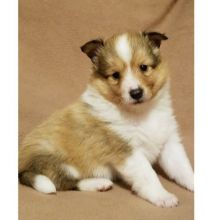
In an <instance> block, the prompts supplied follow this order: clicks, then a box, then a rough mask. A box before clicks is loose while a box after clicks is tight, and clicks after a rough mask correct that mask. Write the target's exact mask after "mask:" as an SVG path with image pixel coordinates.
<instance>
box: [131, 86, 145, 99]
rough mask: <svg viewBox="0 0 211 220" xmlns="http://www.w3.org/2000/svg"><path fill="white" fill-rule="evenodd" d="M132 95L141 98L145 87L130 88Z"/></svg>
mask: <svg viewBox="0 0 211 220" xmlns="http://www.w3.org/2000/svg"><path fill="white" fill-rule="evenodd" d="M130 96H131V97H132V98H133V99H135V100H139V99H140V98H141V97H142V96H143V89H141V88H138V89H132V90H130Z"/></svg>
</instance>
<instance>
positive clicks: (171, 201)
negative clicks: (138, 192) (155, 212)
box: [151, 192, 179, 208]
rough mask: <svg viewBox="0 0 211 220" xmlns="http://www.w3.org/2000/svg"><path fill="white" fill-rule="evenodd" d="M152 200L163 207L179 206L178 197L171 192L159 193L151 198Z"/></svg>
mask: <svg viewBox="0 0 211 220" xmlns="http://www.w3.org/2000/svg"><path fill="white" fill-rule="evenodd" d="M151 202H152V203H153V204H155V205H156V206H158V207H163V208H172V207H175V206H178V204H179V200H178V198H177V197H176V196H175V195H174V194H172V193H169V192H165V193H163V194H160V195H157V196H156V197H155V198H153V199H152V200H151Z"/></svg>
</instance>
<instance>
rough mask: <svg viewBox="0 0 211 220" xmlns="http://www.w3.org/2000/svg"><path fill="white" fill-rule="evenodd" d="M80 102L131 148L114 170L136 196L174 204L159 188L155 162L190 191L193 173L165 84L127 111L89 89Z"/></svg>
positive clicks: (168, 205)
mask: <svg viewBox="0 0 211 220" xmlns="http://www.w3.org/2000/svg"><path fill="white" fill-rule="evenodd" d="M82 100H83V101H84V102H86V103H88V104H89V105H91V106H92V108H91V112H90V113H91V114H93V116H95V117H97V118H98V119H99V120H102V121H105V122H108V123H107V124H108V126H109V128H110V129H111V130H113V132H115V133H116V134H117V135H119V137H120V138H122V139H123V140H124V141H125V142H127V143H128V144H129V145H130V146H131V148H132V150H133V154H132V156H130V157H129V158H128V160H127V161H126V162H125V164H124V165H123V166H122V167H119V168H117V169H118V171H119V172H120V173H121V174H122V177H123V178H124V179H125V180H126V181H128V182H129V183H130V184H131V185H132V187H133V189H134V190H135V191H136V192H137V193H138V195H140V196H141V197H143V198H145V199H147V200H149V201H150V202H152V203H154V204H156V205H158V206H165V207H171V206H175V205H177V203H178V200H177V198H176V197H175V196H174V195H173V194H171V193H169V192H167V191H166V190H165V189H164V188H163V187H162V185H161V183H160V182H159V179H158V178H157V176H156V174H155V172H154V170H153V169H152V167H151V164H152V163H154V162H156V161H157V160H158V159H159V162H160V164H161V166H162V167H163V169H164V170H165V171H166V173H167V175H169V177H170V178H172V179H174V180H175V181H176V182H177V183H179V184H181V185H182V186H184V187H186V188H188V189H190V190H193V171H192V168H191V166H190V163H189V160H188V158H187V156H186V154H185V151H184V148H183V146H182V144H181V142H180V137H179V135H178V131H177V122H176V120H175V117H174V115H173V110H172V106H171V99H170V95H169V85H168V83H167V84H166V85H165V86H164V87H163V88H162V89H161V90H160V91H159V93H158V94H157V96H156V97H155V98H154V99H153V100H151V101H148V102H146V103H143V104H140V105H138V106H134V107H133V106H131V108H130V109H128V111H127V112H126V111H123V110H121V108H120V107H118V106H116V105H114V104H113V103H111V102H109V101H107V100H106V99H105V98H104V97H102V96H101V95H100V94H99V93H98V91H97V90H95V89H94V88H92V87H88V89H87V90H86V92H85V93H84V94H83V96H82Z"/></svg>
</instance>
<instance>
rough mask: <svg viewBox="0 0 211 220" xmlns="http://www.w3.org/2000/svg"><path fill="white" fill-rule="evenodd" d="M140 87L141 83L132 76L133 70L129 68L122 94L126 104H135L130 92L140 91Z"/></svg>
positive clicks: (122, 85) (122, 86)
mask: <svg viewBox="0 0 211 220" xmlns="http://www.w3.org/2000/svg"><path fill="white" fill-rule="evenodd" d="M139 87H140V82H139V81H138V79H136V78H135V77H134V75H133V74H132V71H131V68H130V67H128V68H127V70H126V72H125V77H124V79H123V81H122V84H121V94H122V98H123V100H124V102H125V103H133V102H134V100H133V99H132V98H131V96H130V91H131V90H133V89H138V88H139Z"/></svg>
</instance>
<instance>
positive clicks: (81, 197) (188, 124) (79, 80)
mask: <svg viewBox="0 0 211 220" xmlns="http://www.w3.org/2000/svg"><path fill="white" fill-rule="evenodd" d="M130 29H133V30H145V29H149V30H157V31H160V32H164V33H166V35H167V36H168V37H169V40H168V41H166V42H164V43H163V44H162V46H161V49H162V53H163V57H164V58H165V59H166V60H167V61H168V63H169V67H170V70H171V73H172V95H173V104H174V107H175V112H176V116H177V119H178V121H179V124H180V125H181V133H182V136H183V140H184V141H183V142H184V144H185V146H186V149H187V152H188V155H189V157H190V159H191V162H192V164H193V1H191V0H178V1H177V0H150V1H149V0H106V1H102V0H101V1H100V0H89V1H88V0H19V64H20V65H19V76H20V78H19V95H20V99H19V104H20V108H19V110H20V114H19V117H20V120H19V122H20V123H19V126H20V132H19V134H20V141H21V140H22V138H23V137H24V135H25V134H26V133H28V132H29V131H30V130H31V129H32V128H33V127H34V126H35V125H37V124H39V123H40V122H41V121H42V120H44V119H45V118H46V117H47V116H48V115H50V114H51V113H52V112H54V111H55V110H57V109H60V108H63V107H64V106H66V105H68V104H70V103H72V102H73V101H74V100H76V99H77V98H78V97H79V96H80V94H81V93H82V92H83V91H84V89H85V86H86V83H87V79H88V76H89V73H90V61H89V60H88V58H87V57H86V56H85V55H84V54H82V53H81V52H80V48H79V47H80V46H81V45H82V44H83V43H85V42H86V41H88V40H90V39H93V38H96V37H99V36H100V37H108V36H110V35H111V34H113V33H115V32H119V31H125V30H130ZM175 166H176V165H175ZM160 179H161V181H162V183H163V184H164V186H165V187H166V188H167V189H168V190H170V191H172V192H174V193H175V194H176V195H177V196H178V197H179V199H180V205H179V207H177V208H173V209H161V208H156V207H154V206H152V205H151V204H149V203H148V202H145V201H144V200H142V199H140V198H138V197H137V196H135V195H132V194H131V192H130V191H129V190H126V189H124V188H122V187H120V186H118V185H115V186H114V189H113V190H111V191H109V192H106V193H89V192H74V191H68V192H59V193H57V195H51V196H49V195H43V194H40V193H38V192H36V191H34V190H33V189H31V188H28V187H25V186H22V185H20V186H19V217H20V220H35V219H36V220H37V219H39V220H48V219H51V220H58V219H59V220H60V219H62V220H66V219H71V220H84V219H90V220H95V219H96V220H99V219H111V220H114V219H115V220H129V219H132V220H142V219H144V220H146V219H147V220H148V219H149V220H151V219H168V220H169V219H171V220H176V219H185V220H192V219H193V194H192V193H190V192H188V191H186V190H184V189H182V188H180V187H179V186H177V185H176V184H174V183H172V182H170V181H168V180H166V179H165V178H163V177H161V176H160Z"/></svg>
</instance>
